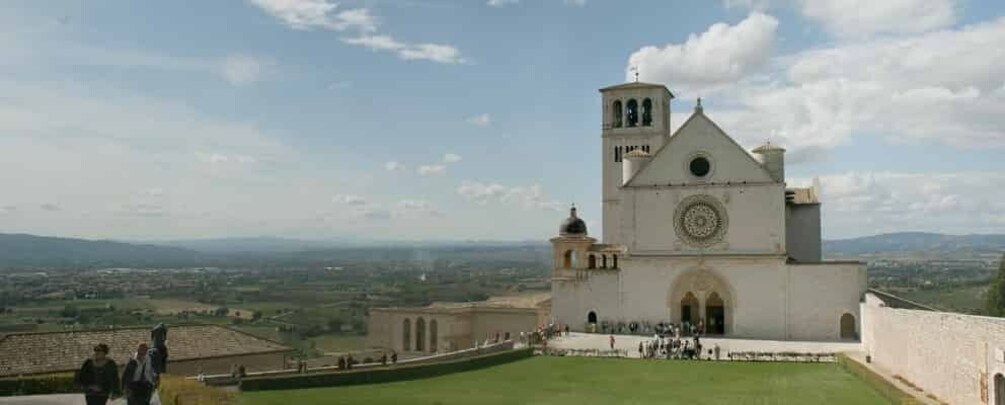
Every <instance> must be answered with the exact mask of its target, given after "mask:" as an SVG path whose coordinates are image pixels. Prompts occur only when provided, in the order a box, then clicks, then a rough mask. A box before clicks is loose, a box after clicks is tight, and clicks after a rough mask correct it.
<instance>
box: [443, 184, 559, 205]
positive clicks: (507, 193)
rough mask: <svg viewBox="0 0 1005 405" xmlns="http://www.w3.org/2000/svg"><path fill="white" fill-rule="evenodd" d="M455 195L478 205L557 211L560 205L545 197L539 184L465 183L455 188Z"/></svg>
mask: <svg viewBox="0 0 1005 405" xmlns="http://www.w3.org/2000/svg"><path fill="white" fill-rule="evenodd" d="M457 194H459V195H460V196H461V197H464V198H465V199H467V200H469V201H474V202H475V203H478V204H487V203H489V202H497V203H501V204H503V205H510V206H516V207H520V208H523V209H544V210H550V211H558V210H560V209H561V207H562V204H561V203H559V202H558V201H555V200H552V199H550V198H548V196H547V195H545V193H544V190H543V188H542V187H541V185H540V184H534V185H531V186H526V187H524V186H513V187H508V186H504V185H501V184H498V183H482V182H477V181H465V182H463V183H461V185H460V187H458V188H457Z"/></svg>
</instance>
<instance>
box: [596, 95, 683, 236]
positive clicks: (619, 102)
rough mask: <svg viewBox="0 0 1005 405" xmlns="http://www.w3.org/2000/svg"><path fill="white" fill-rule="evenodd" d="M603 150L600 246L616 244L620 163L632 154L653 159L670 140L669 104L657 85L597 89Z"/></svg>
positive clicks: (669, 96)
mask: <svg viewBox="0 0 1005 405" xmlns="http://www.w3.org/2000/svg"><path fill="white" fill-rule="evenodd" d="M600 94H601V100H602V103H603V104H602V105H603V108H602V109H601V116H602V118H601V122H602V123H603V125H602V131H601V139H602V142H603V148H601V151H602V153H603V156H602V159H603V160H602V161H603V164H602V172H603V173H602V175H603V191H602V201H603V204H602V205H603V210H604V212H603V218H604V220H603V224H604V234H603V237H602V243H606V244H619V243H620V242H621V241H620V240H619V239H620V237H619V234H620V227H621V220H620V218H619V215H620V213H621V208H620V202H621V192H620V187H621V185H622V170H623V169H622V163H621V162H622V161H623V160H624V159H625V158H626V156H625V155H627V154H628V152H631V151H633V150H636V149H638V150H641V151H643V152H646V153H648V154H652V155H655V153H656V151H657V150H659V148H660V147H662V146H663V144H664V143H666V141H667V140H668V139H669V138H670V101H671V100H673V98H674V95H673V94H672V93H670V90H668V89H667V88H666V86H663V85H661V84H652V83H640V82H637V81H636V82H634V83H625V84H619V85H616V86H611V87H605V88H602V89H600Z"/></svg>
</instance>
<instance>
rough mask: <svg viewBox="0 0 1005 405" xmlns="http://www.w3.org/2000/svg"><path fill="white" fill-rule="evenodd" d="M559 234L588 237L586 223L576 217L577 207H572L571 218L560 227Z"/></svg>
mask: <svg viewBox="0 0 1005 405" xmlns="http://www.w3.org/2000/svg"><path fill="white" fill-rule="evenodd" d="M558 234H559V235H562V236H573V235H583V236H585V235H586V222H583V220H582V219H579V217H577V216H576V206H572V208H571V209H570V210H569V217H568V218H566V219H565V220H564V221H562V224H561V225H559V227H558Z"/></svg>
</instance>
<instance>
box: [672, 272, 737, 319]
mask: <svg viewBox="0 0 1005 405" xmlns="http://www.w3.org/2000/svg"><path fill="white" fill-rule="evenodd" d="M736 305H737V304H736V292H735V291H733V288H732V286H730V285H729V283H728V282H727V281H726V279H725V278H724V277H722V276H721V275H719V274H718V273H717V272H715V271H713V270H712V269H710V268H706V267H697V268H693V269H692V270H688V271H685V272H683V273H681V274H680V275H678V276H677V277H676V278H675V279H674V280H673V282H672V284H671V285H670V289H669V291H668V292H667V312H668V313H669V319H670V320H671V321H672V322H674V323H684V322H690V323H691V324H694V325H698V324H701V325H703V327H704V331H705V333H708V334H723V335H724V334H730V333H733V322H734V321H733V312H734V311H733V309H734V308H736Z"/></svg>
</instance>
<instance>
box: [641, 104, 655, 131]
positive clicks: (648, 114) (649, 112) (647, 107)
mask: <svg viewBox="0 0 1005 405" xmlns="http://www.w3.org/2000/svg"><path fill="white" fill-rule="evenodd" d="M642 126H644V127H651V126H653V101H652V100H650V99H648V98H647V99H645V100H642Z"/></svg>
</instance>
